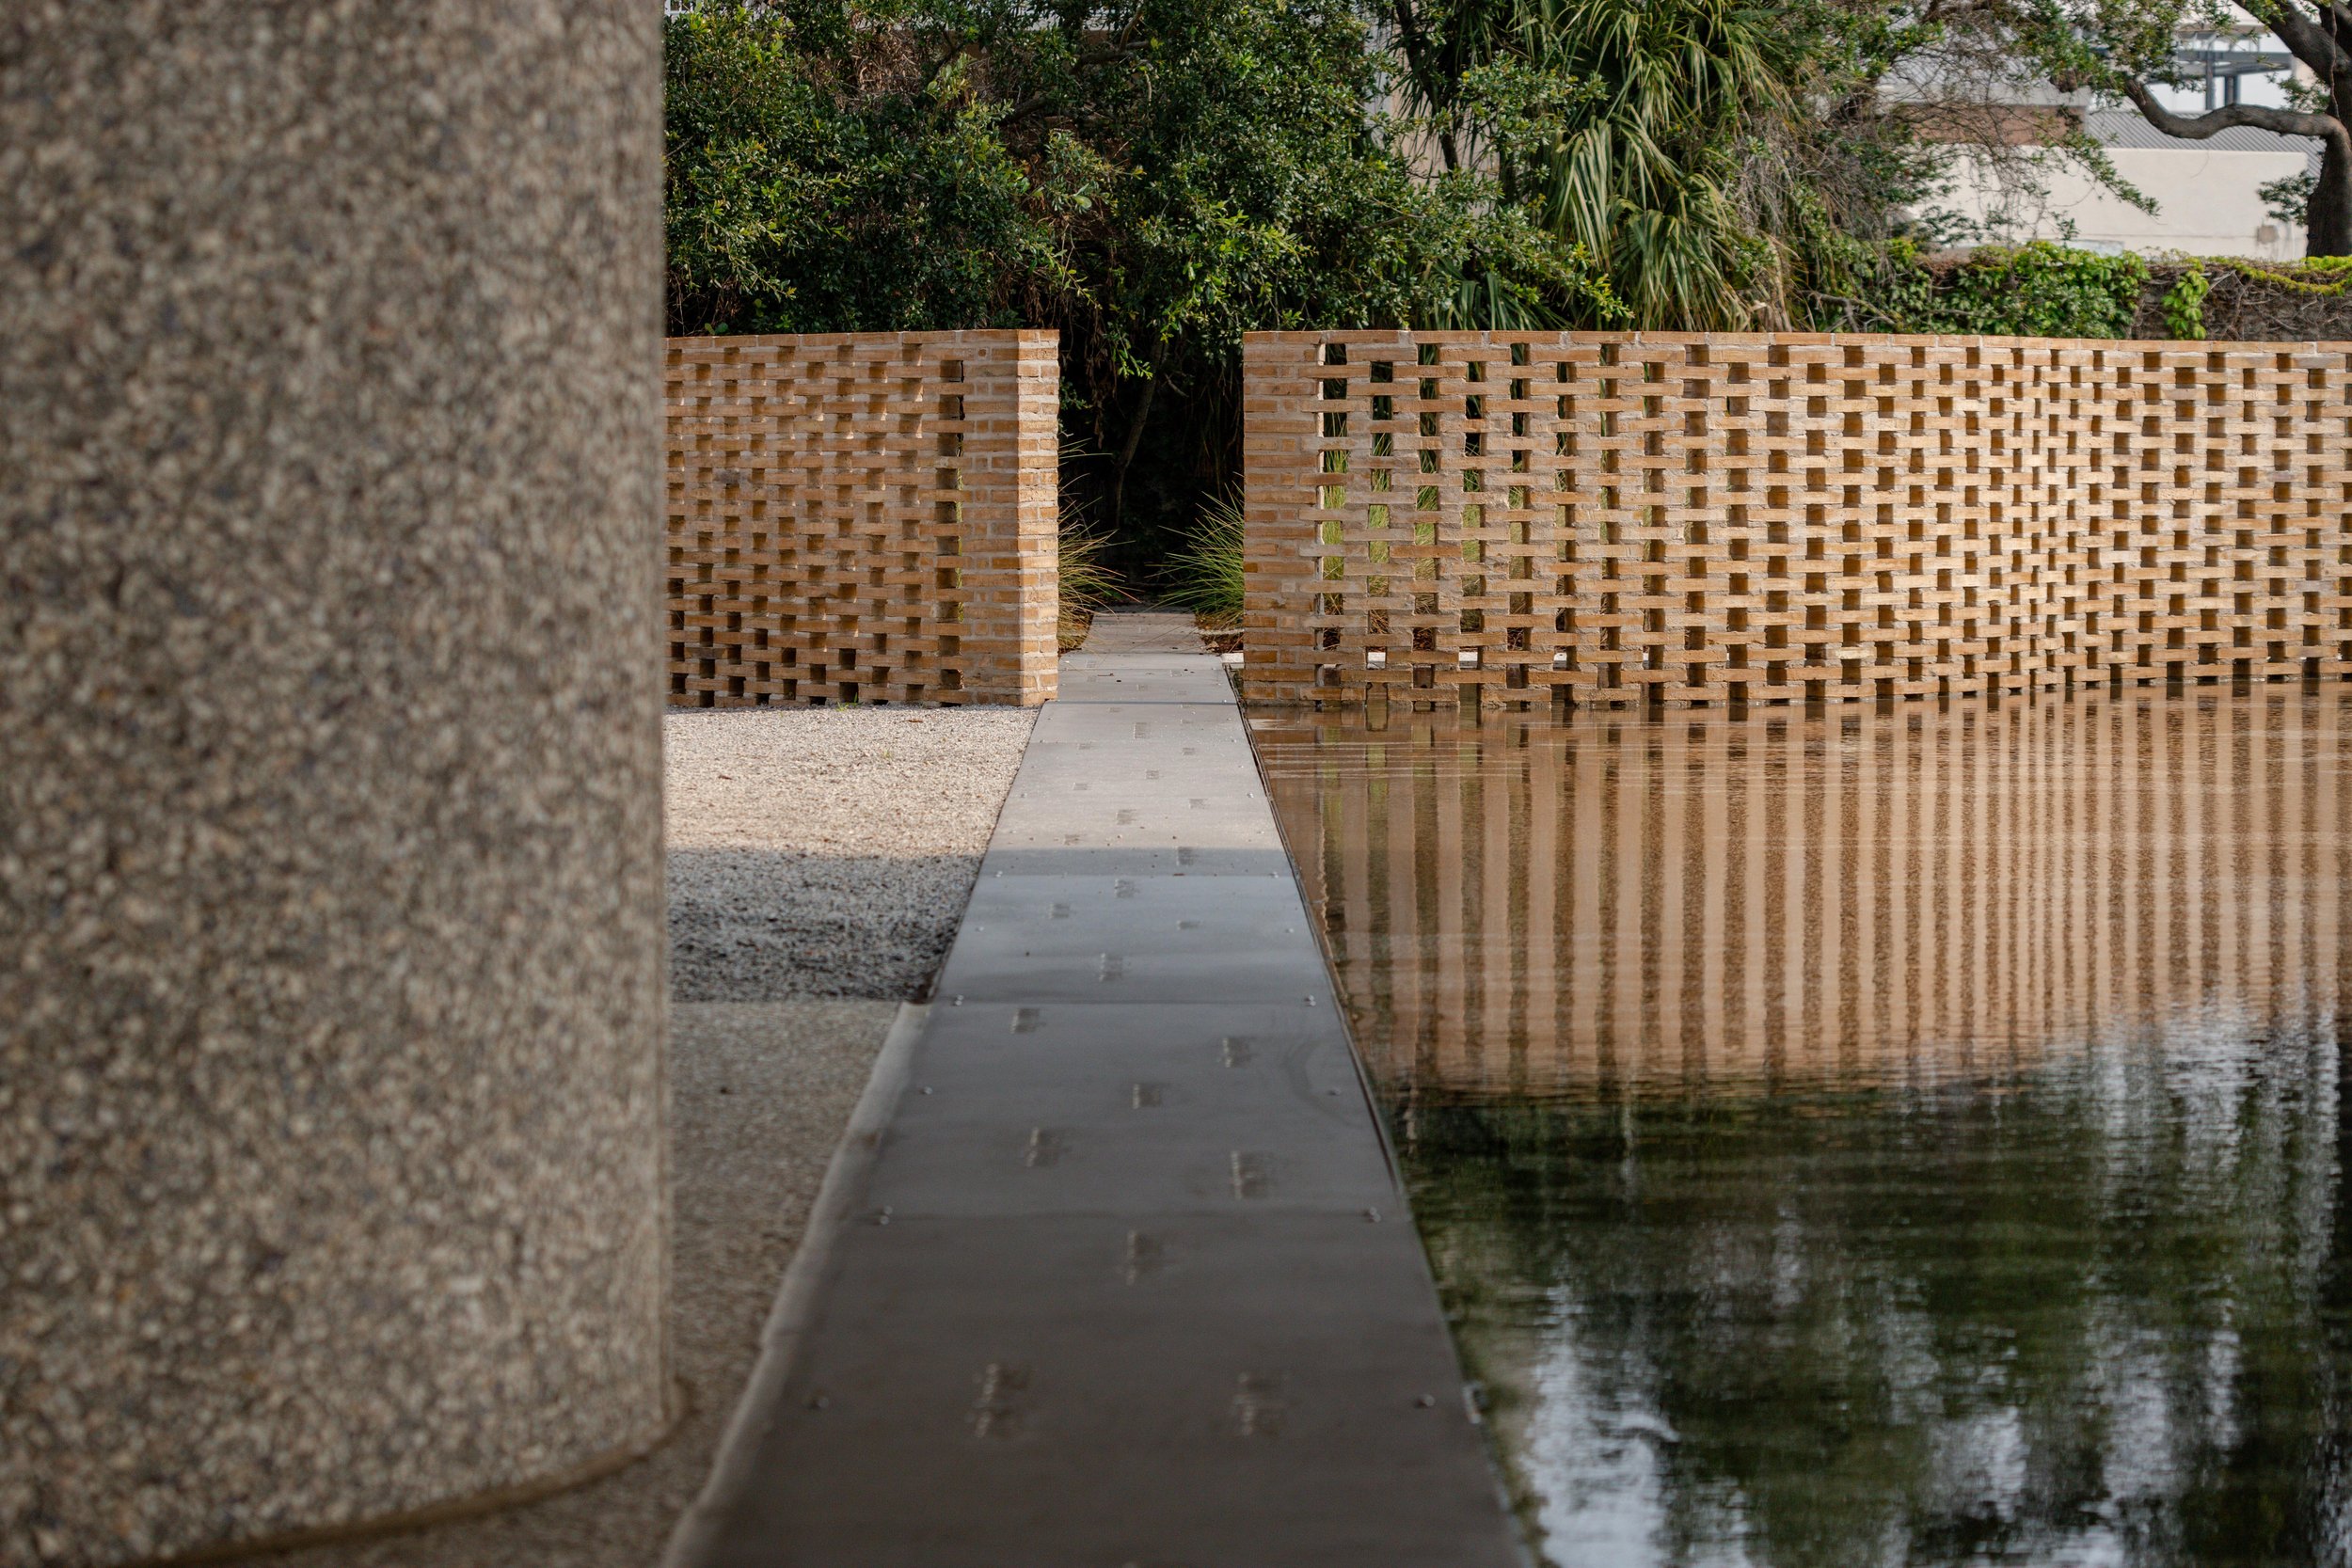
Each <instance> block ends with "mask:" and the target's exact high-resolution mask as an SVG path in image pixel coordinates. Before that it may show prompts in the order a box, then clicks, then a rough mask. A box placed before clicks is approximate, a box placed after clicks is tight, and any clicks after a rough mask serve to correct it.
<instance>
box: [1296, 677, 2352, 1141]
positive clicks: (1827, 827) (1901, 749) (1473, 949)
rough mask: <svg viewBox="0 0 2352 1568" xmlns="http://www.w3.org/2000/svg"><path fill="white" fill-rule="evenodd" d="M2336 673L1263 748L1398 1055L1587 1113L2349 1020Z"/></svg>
mask: <svg viewBox="0 0 2352 1568" xmlns="http://www.w3.org/2000/svg"><path fill="white" fill-rule="evenodd" d="M2347 702H2352V699H2347V698H2346V697H2344V695H2342V694H2341V692H2340V690H2339V689H2337V688H2334V687H2325V688H2320V689H2316V690H2313V689H2304V688H2293V689H2277V688H2267V687H2258V688H2255V689H2253V690H2251V691H2250V692H2248V693H2244V694H2232V695H2224V696H2220V697H2218V698H2217V699H2215V700H2212V701H2209V702H2198V701H2194V700H2189V699H2172V698H2165V697H2162V696H2159V695H2153V694H2147V695H2143V694H2137V693H2126V694H2123V695H2120V696H2109V695H2107V694H2106V693H2105V692H2092V693H2077V694H2076V695H2074V696H2073V697H2058V696H2048V697H2042V698H2036V699H2029V700H2026V701H2022V702H2012V703H2005V704H2001V705H1996V706H1979V705H1968V704H1963V705H1955V706H1952V707H1949V708H1937V707H1933V706H1928V707H1920V708H1896V709H1893V710H1891V711H1876V710H1870V709H1846V710H1833V711H1831V712H1829V713H1828V714H1826V715H1823V716H1820V717H1812V718H1806V717H1800V716H1798V715H1797V714H1796V713H1792V714H1791V715H1790V716H1789V717H1787V718H1782V717H1778V716H1773V717H1770V718H1767V717H1765V716H1762V715H1753V716H1750V717H1746V718H1736V717H1732V716H1728V715H1714V714H1693V715H1690V716H1688V717H1677V718H1675V719H1671V720H1660V721H1647V722H1645V721H1640V720H1638V719H1634V718H1631V717H1625V718H1619V717H1617V716H1614V715H1612V714H1606V713H1601V714H1590V715H1580V716H1578V717H1577V718H1575V719H1573V720H1571V721H1566V722H1563V723H1553V722H1550V721H1547V720H1541V719H1538V720H1534V721H1529V720H1523V719H1519V718H1518V717H1516V716H1502V715H1489V716H1487V718H1486V722H1485V723H1484V724H1483V725H1479V724H1470V723H1467V722H1463V721H1459V720H1458V719H1457V718H1456V717H1455V716H1454V715H1409V714H1406V713H1405V712H1403V711H1401V710H1392V713H1391V717H1390V718H1389V719H1388V720H1387V721H1385V727H1383V728H1382V729H1380V730H1378V731H1371V730H1367V729H1366V728H1365V727H1364V716H1363V715H1362V714H1361V713H1360V712H1359V713H1356V714H1351V715H1349V716H1348V717H1346V718H1345V719H1344V720H1343V721H1339V722H1337V723H1333V724H1330V725H1328V726H1327V727H1326V728H1325V729H1324V730H1322V731H1321V732H1320V733H1321V734H1322V736H1323V737H1324V738H1323V740H1322V743H1321V744H1320V745H1318V744H1317V743H1316V740H1315V736H1316V734H1317V732H1316V731H1314V730H1312V729H1309V728H1306V727H1305V724H1306V722H1307V721H1305V720H1302V721H1301V726H1300V727H1298V728H1295V729H1284V728H1281V727H1279V726H1278V727H1266V726H1267V725H1268V724H1269V723H1272V722H1273V721H1261V727H1260V728H1259V729H1258V731H1257V735H1256V739H1257V741H1258V744H1259V746H1260V748H1261V752H1262V754H1263V757H1264V759H1265V764H1266V768H1267V773H1268V777H1269V779H1270V781H1271V785H1272V795H1273V800H1274V802H1275V805H1276V808H1277V810H1278V813H1279V816H1280V817H1281V820H1282V825H1283V832H1284V834H1285V836H1286V838H1287V839H1288V841H1289V844H1290V847H1291V849H1292V852H1293V854H1294V855H1295V858H1296V860H1297V863H1298V865H1299V868H1300V871H1301V873H1302V875H1303V877H1304V879H1305V883H1306V891H1307V895H1308V897H1309V899H1310V902H1311V904H1313V905H1315V906H1317V907H1318V908H1319V909H1320V910H1321V911H1323V913H1324V915H1325V917H1326V920H1327V931H1328V939H1329V942H1330V948H1331V952H1332V955H1333V958H1334V962H1335V968H1336V970H1337V973H1338V975H1339V979H1340V984H1341V989H1342V990H1343V992H1344V994H1345V997H1346V1001H1347V1006H1348V1008H1349V1012H1350V1016H1351V1018H1352V1019H1353V1021H1354V1022H1355V1024H1356V1028H1357V1038H1358V1041H1359V1045H1360V1046H1361V1047H1362V1049H1363V1051H1364V1052H1365V1054H1366V1055H1367V1057H1368V1058H1369V1059H1370V1061H1371V1063H1372V1065H1373V1068H1374V1070H1375V1073H1376V1074H1377V1075H1378V1076H1380V1077H1381V1078H1382V1079H1383V1080H1384V1081H1386V1082H1388V1083H1390V1084H1391V1085H1394V1086H1396V1087H1397V1088H1399V1089H1401V1090H1409V1089H1413V1088H1416V1087H1418V1088H1422V1089H1426V1090H1432V1091H1436V1092H1439V1093H1445V1092H1462V1093H1469V1094H1473V1095H1475V1094H1483V1093H1494V1092H1505V1091H1507V1092H1513V1093H1543V1092H1546V1091H1559V1092H1565V1093H1569V1094H1579V1093H1590V1092H1601V1091H1608V1090H1612V1089H1619V1088H1622V1089H1626V1090H1629V1091H1631V1092H1654V1091H1673V1090H1677V1089H1681V1088H1685V1087H1689V1086H1694V1085H1702V1084H1705V1085H1732V1084H1755V1083H1765V1084H1789V1085H1802V1084H1808V1083H1820V1082H1822V1081H1824V1080H1829V1079H1840V1080H1847V1081H1851V1082H1855V1083H1863V1084H1867V1083H1873V1082H1877V1083H1884V1082H1915V1081H1918V1080H1919V1079H1922V1078H1926V1077H1931V1076H1940V1075H1943V1074H1947V1073H1958V1074H1963V1075H1966V1074H1970V1073H1978V1072H1992V1073H1997V1072H1999V1071H2002V1070H2004V1069H2010V1068H2013V1067H2017V1066H2024V1065H2030V1064H2031V1063H2032V1062H2033V1061H2034V1060H2036V1059H2038V1058H2039V1057H2041V1056H2042V1055H2043V1054H2044V1053H2047V1052H2049V1051H2052V1050H2066V1051H2072V1050H2078V1049H2082V1048H2084V1047H2085V1044H2086V1042H2089V1043H2090V1045H2091V1046H2092V1048H2095V1047H2096V1045H2097V1043H2098V1042H2103V1041H2104V1042H2108V1043H2113V1042H2115V1041H2117V1040H2118V1039H2119V1038H2122V1037H2131V1036H2135V1035H2137V1034H2138V1033H2139V1032H2141V1031H2143V1030H2145V1029H2147V1028H2149V1027H2151V1026H2152V1025H2154V1024H2157V1023H2160V1022H2162V1021H2165V1020H2168V1019H2169V1020H2170V1021H2171V1026H2172V1027H2175V1028H2179V1027H2183V1026H2185V1022H2184V1021H2186V1020H2188V1019H2190V1018H2192V1017H2193V1016H2199V1015H2201V1016H2203V1017H2205V1018H2208V1019H2212V1018H2216V1017H2218V1018H2222V1019H2225V1020H2228V1021H2230V1022H2231V1025H2232V1026H2233V1027H2234V1028H2237V1029H2238V1030H2239V1031H2240V1032H2241V1033H2243V1032H2245V1031H2260V1030H2262V1029H2265V1028H2266V1027H2269V1026H2271V1024H2272V1022H2276V1023H2277V1024H2279V1025H2280V1026H2292V1025H2294V1024H2296V1023H2298V1022H2313V1021H2321V1020H2329V1019H2332V1018H2333V1017H2334V1016H2335V1015H2336V1013H2337V1011H2338V1006H2339V1004H2338V990H2339V987H2340V986H2341V985H2342V984H2343V983H2344V981H2345V979H2346V977H2347V976H2352V955H2347V954H2346V952H2345V951H2344V942H2346V940H2347V939H2352V922H2348V920H2347V914H2348V913H2352V911H2347V910H2346V908H2345V903H2346V897H2347V892H2346V890H2347V888H2352V777H2347V772H2348V770H2352V750H2347V748H2346V740H2347V738H2348V737H2347V730H2352V723H2348V722H2347V715H2346V711H2345V706H2344V705H2345V704H2346V703H2347Z"/></svg>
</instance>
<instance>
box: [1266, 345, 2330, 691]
mask: <svg viewBox="0 0 2352 1568" xmlns="http://www.w3.org/2000/svg"><path fill="white" fill-rule="evenodd" d="M1242 353H1243V382H1244V403H1245V409H1246V429H1245V433H1244V438H1245V448H1246V457H1245V471H1246V486H1247V496H1246V507H1247V513H1248V595H1247V610H1246V615H1245V621H1246V626H1247V638H1248V663H1247V665H1246V666H1245V667H1244V671H1243V691H1244V695H1245V696H1247V697H1248V698H1250V699H1252V700H1257V701H1277V702H1289V701H1299V700H1303V699H1308V698H1326V699H1338V700H1343V701H1354V700H1358V699H1360V698H1361V697H1362V696H1363V695H1364V693H1365V692H1366V691H1367V689H1375V688H1388V689H1400V690H1403V691H1406V692H1409V691H1411V690H1412V689H1428V690H1429V692H1430V695H1431V696H1432V697H1436V696H1439V695H1449V696H1450V695H1452V692H1451V690H1450V689H1453V688H1457V687H1473V688H1477V689H1479V692H1480V694H1481V695H1482V696H1483V698H1484V699H1485V700H1486V701H1488V702H1523V701H1529V700H1536V699H1544V698H1546V697H1547V693H1554V694H1562V695H1565V696H1566V697H1568V698H1570V699H1572V700H1574V701H1576V702H1579V703H1590V702H1601V703H1615V702H1629V701H1638V700H1641V699H1643V698H1645V697H1647V698H1651V699H1656V700H1659V701H1663V702H1667V703H1673V704H1682V703H1691V702H1722V701H1727V700H1729V701H1740V700H1744V701H1750V702H1758V701H1772V700H1783V699H1804V698H1821V699H1829V700H1836V699H1839V698H1858V697H1888V696H1926V695H1937V694H1950V695H1961V694H1965V693H1973V692H1981V691H1991V690H2000V691H2024V690H2028V689H2036V688H2044V687H2052V686H2058V685H2065V684H2093V683H2104V682H2109V681H2112V680H2129V681H2140V680H2149V679H2157V678H2163V677H2164V676H2166V675H2167V674H2168V673H2174V674H2186V675H2189V676H2201V675H2233V674H2235V675H2256V676H2259V675H2280V674H2307V673H2313V672H2314V671H2316V672H2317V673H2327V674H2343V673H2352V548H2347V546H2352V536H2347V533H2346V530H2345V515H2346V514H2347V512H2352V345H2345V344H2332V345H2329V344H2295V343H2181V342H2159V343H2148V342H2111V341H2110V342H2084V341H2043V340H2017V339H1957V338H1955V339H1931V338H1887V337H1877V338H1848V337H1836V338H1832V337H1798V336H1787V335H1783V336H1732V335H1721V336H1687V335H1668V334H1642V335H1634V334H1627V333H1615V334H1609V333H1566V334H1561V333H1549V334H1524V335H1512V334H1500V333H1497V334H1481V333H1421V334H1411V333H1398V332H1327V333H1306V332H1288V333H1256V334H1251V335H1249V336H1248V337H1247V338H1245V340H1244V342H1243V351H1242Z"/></svg>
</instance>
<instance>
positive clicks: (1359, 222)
mask: <svg viewBox="0 0 2352 1568" xmlns="http://www.w3.org/2000/svg"><path fill="white" fill-rule="evenodd" d="M669 46H670V52H669V97H668V109H667V118H668V133H669V151H670V161H669V173H668V180H669V186H668V222H669V234H670V274H671V279H670V281H671V287H670V305H671V321H672V326H673V329H674V330H678V331H713V330H719V331H757V330H781V331H811V330H860V329H865V330H883V329H916V328H937V327H953V326H978V325H1003V324H1009V323H1015V322H1020V323H1027V324H1031V325H1051V326H1056V327H1058V328H1059V329H1060V330H1061V333H1062V341H1063V371H1064V388H1065V400H1066V421H1065V422H1066V428H1067V430H1068V433H1069V434H1071V435H1072V436H1075V437H1077V438H1078V443H1079V450H1080V451H1083V452H1086V453H1089V454H1091V455H1090V456H1088V457H1084V458H1081V459H1080V463H1081V466H1082V467H1088V468H1089V469H1090V470H1091V482H1092V483H1093V485H1094V488H1095V493H1096V495H1097V496H1099V498H1100V499H1102V500H1103V501H1104V512H1105V513H1106V515H1107V520H1108V521H1109V522H1110V523H1111V525H1112V526H1113V528H1114V529H1117V530H1120V531H1121V532H1122V533H1124V534H1126V535H1129V536H1130V537H1131V538H1134V537H1136V536H1138V535H1141V536H1145V537H1143V538H1142V540H1141V543H1142V546H1143V547H1142V548H1141V549H1139V550H1136V551H1132V552H1131V554H1142V555H1152V554H1155V553H1157V549H1158V546H1159V544H1160V541H1159V540H1157V539H1155V538H1152V537H1149V536H1152V535H1156V534H1160V533H1165V532H1167V531H1170V530H1173V529H1176V528H1180V527H1181V526H1182V525H1183V524H1184V521H1185V520H1186V519H1187V518H1188V517H1189V515H1190V514H1191V512H1192V510H1193V509H1194V507H1195V505H1196V504H1197V502H1198V500H1199V499H1200V498H1201V497H1204V496H1214V495H1216V494H1217V493H1219V492H1220V491H1222V490H1223V489H1224V488H1225V487H1227V486H1228V485H1229V484H1230V481H1231V476H1232V469H1233V467H1234V466H1235V464H1236V462H1237V460H1238V448H1239V420H1238V414H1239V398H1238V383H1237V371H1238V350H1239V346H1240V336H1241V334H1242V332H1244V331H1246V330H1248V329H1252V328H1273V327H1283V326H1300V325H1316V326H1349V325H1364V326H1371V325H1407V324H1420V325H1508V324H1516V323H1529V322H1541V321H1554V320H1557V321H1565V320H1570V319H1577V320H1582V319H1591V318H1592V317H1594V316H1595V315H1597V314H1602V315H1605V314H1607V313H1609V312H1610V310H1611V309H1612V306H1611V304H1610V302H1609V300H1608V296H1607V293H1606V290H1605V288H1604V287H1603V286H1602V285H1601V284H1600V283H1599V282H1598V281H1597V277H1596V276H1595V274H1594V271H1593V269H1592V267H1591V266H1590V265H1589V264H1588V263H1587V261H1586V260H1585V258H1584V256H1583V254H1582V253H1581V252H1580V251H1579V250H1577V248H1576V247H1575V246H1574V245H1571V244H1567V243H1564V242H1563V240H1562V239H1560V238H1559V237H1558V236H1556V235H1555V234H1553V233H1550V232H1549V231H1547V230H1545V229H1544V228H1543V227H1542V226H1541V225H1540V224H1538V223H1537V222H1535V221H1534V215H1533V214H1531V213H1530V212H1529V210H1527V209H1526V208H1525V207H1524V206H1522V205H1521V204H1519V203H1518V202H1516V201H1514V200H1512V199H1510V198H1507V197H1506V196H1505V195H1504V193H1503V192H1502V190H1501V188H1500V187H1499V186H1498V185H1496V184H1495V182H1492V181H1490V180H1486V179H1484V178H1481V177H1480V176H1478V175H1476V174H1473V173H1469V172H1462V173H1456V174H1454V175H1451V176H1448V177H1446V178H1444V179H1440V180H1437V181H1434V182H1432V181H1427V180H1423V179H1421V178H1419V177H1417V176H1416V174H1415V172H1414V170H1413V169H1412V167H1411V166H1410V165H1409V163H1408V162H1407V160H1406V158H1405V157H1404V156H1402V155H1401V154H1400V153H1399V151H1398V150H1397V149H1398V144H1399V142H1400V139H1402V138H1404V137H1406V136H1407V135H1410V128H1409V127H1405V126H1400V125H1398V124H1395V123H1393V122H1391V120H1390V119H1387V118H1386V117H1384V116H1382V115H1380V114H1378V113H1375V112H1372V111H1371V110H1370V109H1369V108H1368V107H1367V105H1369V104H1372V103H1375V102H1376V100H1377V97H1378V91H1377V83H1376V80H1375V70H1376V65H1377V61H1376V58H1375V56H1374V55H1372V54H1370V53H1368V52H1367V50H1366V48H1365V28H1364V24H1363V23H1362V21H1361V20H1360V18H1359V17H1358V15H1357V14H1356V13H1355V12H1354V10H1353V9H1352V8H1351V7H1350V6H1349V5H1348V4H1347V3H1346V0H1132V3H1131V4H1128V5H1124V6H1119V7H1114V8H1109V9H1107V10H1106V9H1104V8H1098V7H1093V6H1079V5H1077V4H1075V3H1074V0H879V3H875V4H871V5H867V4H864V3H860V4H852V5H849V6H843V5H840V4H837V3H831V4H819V3H818V0H787V3H784V4H776V5H759V6H742V5H711V6H707V7H705V8H701V9H699V10H696V11H694V12H691V13H690V14H687V15H685V16H682V17H678V18H675V19H673V21H672V22H671V23H670V24H669ZM1138 471H1144V472H1148V473H1150V474H1151V476H1152V483H1150V484H1149V485H1147V486H1145V487H1144V488H1145V489H1146V491H1147V492H1148V495H1147V496H1146V497H1145V498H1143V499H1144V504H1143V505H1142V506H1140V507H1138V506H1137V505H1136V504H1135V501H1136V498H1135V497H1134V496H1133V494H1132V492H1133V490H1134V488H1135V487H1134V486H1133V485H1132V483H1131V480H1132V478H1133V476H1134V475H1136V473H1137V472H1138ZM1122 525H1123V526H1122Z"/></svg>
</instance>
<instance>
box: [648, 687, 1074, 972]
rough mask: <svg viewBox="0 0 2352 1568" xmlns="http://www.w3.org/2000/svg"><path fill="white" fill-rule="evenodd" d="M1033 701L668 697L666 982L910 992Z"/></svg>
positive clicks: (951, 925)
mask: <svg viewBox="0 0 2352 1568" xmlns="http://www.w3.org/2000/svg"><path fill="white" fill-rule="evenodd" d="M1035 721H1036V713H1035V711H1034V710H1033V709H1025V708H1009V707H1003V708H987V707H971V708H933V709H929V710H924V711H911V710H909V709H906V708H842V707H834V708H789V709H783V708H734V709H708V710H704V711H693V710H687V711H676V710H673V711H672V713H671V714H670V716H669V719H668V721H667V724H666V736H667V741H668V746H669V790H670V794H669V804H668V813H667V815H668V818H669V848H670V994H671V996H672V997H673V998H674V999H675V1000H677V1001H680V1002H766V1001H777V1000H781V999H784V998H787V997H802V996H866V997H892V998H900V997H907V998H911V997H914V996H917V995H919V994H920V992H921V990H922V989H923V987H924V986H925V985H927V984H928V983H929V981H930V976H931V975H932V974H934V973H936V972H937V970H938V968H939V964H940V960H941V959H942V958H945V957H946V952H947V944H948V942H949V941H950V940H951V939H952V938H953V937H954V935H955V928H956V922H957V919H958V918H959V917H960V916H961V913H962V911H963V905H964V900H965V898H966V897H967V896H969V895H970V894H971V891H972V879H973V878H974V877H975V876H976V875H977V873H978V870H979V863H980V855H981V853H982V852H983V851H984V850H985V849H986V848H987V847H988V835H989V832H990V831H991V830H992V829H993V827H994V826H995V823H996V813H997V810H998V809H999V808H1000V807H1001V806H1002V805H1003V804H1004V800H1005V791H1006V790H1007V789H1008V788H1009V786H1010V783H1011V779H1012V775H1013V771H1014V769H1015V768H1018V767H1019V766H1020V762H1021V749H1022V748H1023V747H1024V746H1025V745H1026V744H1027V743H1028V738H1029V727H1030V725H1031V724H1032V723H1034V722H1035Z"/></svg>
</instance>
